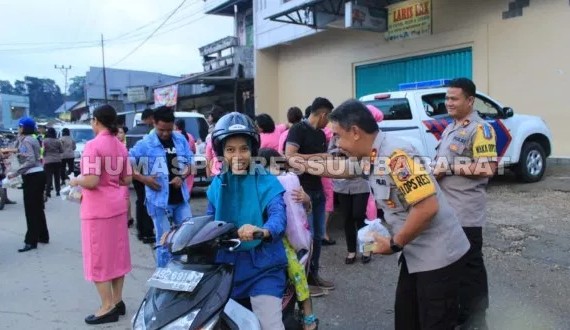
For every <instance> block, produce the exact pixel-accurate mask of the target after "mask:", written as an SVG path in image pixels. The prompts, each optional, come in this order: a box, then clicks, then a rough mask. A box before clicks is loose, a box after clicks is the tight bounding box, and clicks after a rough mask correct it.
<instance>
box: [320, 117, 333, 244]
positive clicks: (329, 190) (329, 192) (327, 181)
mask: <svg viewBox="0 0 570 330" xmlns="http://www.w3.org/2000/svg"><path fill="white" fill-rule="evenodd" d="M323 132H324V133H325V138H326V139H327V145H328V144H329V143H330V141H331V138H332V136H333V132H332V130H331V129H330V128H329V127H328V126H327V127H325V128H323ZM321 183H322V184H323V191H324V192H325V234H324V235H323V242H322V244H323V245H325V246H326V245H335V244H336V241H335V240H334V239H331V238H330V236H329V231H328V227H329V220H330V217H331V214H332V212H333V211H334V190H333V180H332V179H331V178H321Z"/></svg>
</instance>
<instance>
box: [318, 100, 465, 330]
mask: <svg viewBox="0 0 570 330" xmlns="http://www.w3.org/2000/svg"><path fill="white" fill-rule="evenodd" d="M329 120H330V121H331V123H332V130H333V131H334V133H335V134H336V135H337V137H338V140H337V146H338V147H339V148H340V149H342V150H343V152H345V153H346V154H347V155H349V156H351V157H355V158H357V159H360V160H361V161H362V160H365V159H371V162H370V163H371V164H372V165H371V166H370V169H369V171H370V172H369V175H367V176H366V177H367V179H368V182H369V184H370V186H371V192H372V194H373V195H374V198H375V200H376V202H377V204H378V205H380V206H381V207H382V209H383V210H384V217H385V219H386V221H387V222H388V224H389V225H390V227H391V229H390V230H391V235H392V237H382V236H378V235H377V236H375V238H374V241H375V242H374V244H373V245H372V249H371V250H372V252H374V253H379V254H385V255H389V254H393V253H399V252H401V255H400V258H399V263H400V264H401V268H400V275H399V278H398V286H397V289H396V303H395V325H396V329H405V330H410V329H438V330H439V329H453V328H454V327H455V326H456V325H457V318H458V307H459V303H458V300H457V299H458V298H457V297H458V290H459V280H460V271H461V263H460V262H461V260H462V257H463V256H464V255H465V253H466V252H467V250H468V249H469V242H468V240H467V238H466V237H465V234H464V233H463V230H462V229H461V225H460V224H459V221H458V220H457V218H456V217H455V215H454V212H453V209H452V208H451V207H450V206H449V204H448V203H447V201H446V199H445V196H444V195H443V193H442V191H441V190H440V188H439V186H438V184H437V182H436V181H435V178H434V177H433V176H432V175H431V174H430V173H429V171H427V170H426V169H425V168H424V167H423V166H420V164H419V163H418V162H416V161H415V160H414V159H413V157H414V156H416V155H417V153H416V151H415V150H414V148H413V147H412V146H411V145H410V144H409V143H408V142H406V141H404V140H401V139H398V138H393V137H388V136H386V135H385V134H384V133H382V132H381V131H380V130H379V129H378V126H377V124H376V122H375V120H374V119H373V117H372V115H371V114H370V111H368V109H367V108H366V106H365V105H364V104H362V103H361V102H358V101H356V100H349V101H346V102H344V103H343V104H341V105H340V106H339V107H338V108H336V109H335V110H334V111H333V112H332V113H331V115H330V117H329ZM324 163H325V166H323V168H324V173H323V175H324V176H331V177H350V176H354V175H356V174H358V173H356V172H352V173H351V170H350V166H348V168H345V169H344V172H342V173H339V172H341V171H339V169H341V168H342V167H341V166H342V164H340V163H338V162H336V161H335V160H331V159H327V160H325V161H324ZM344 164H346V163H344ZM365 167H366V166H365Z"/></svg>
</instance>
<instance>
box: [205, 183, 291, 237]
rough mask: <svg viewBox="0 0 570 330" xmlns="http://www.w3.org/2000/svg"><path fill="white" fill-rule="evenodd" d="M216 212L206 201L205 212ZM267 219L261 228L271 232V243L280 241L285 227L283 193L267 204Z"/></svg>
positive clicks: (209, 213)
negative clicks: (206, 207)
mask: <svg viewBox="0 0 570 330" xmlns="http://www.w3.org/2000/svg"><path fill="white" fill-rule="evenodd" d="M215 213H216V208H215V207H214V205H213V204H212V203H210V202H208V209H207V210H206V214H208V215H214V214H215ZM266 213H267V221H266V222H265V224H264V225H263V227H262V228H263V229H267V230H269V233H270V234H271V241H272V242H273V243H275V242H277V241H280V240H281V239H282V238H283V235H285V228H286V227H287V213H286V212H285V201H284V200H283V194H279V195H277V196H275V197H273V199H272V200H271V201H270V202H269V204H267V208H266ZM218 220H228V219H218Z"/></svg>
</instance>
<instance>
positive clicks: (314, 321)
mask: <svg viewBox="0 0 570 330" xmlns="http://www.w3.org/2000/svg"><path fill="white" fill-rule="evenodd" d="M313 325H314V327H312V326H313ZM303 329H305V330H317V329H319V319H318V318H317V317H316V316H315V314H311V315H307V316H305V317H304V318H303Z"/></svg>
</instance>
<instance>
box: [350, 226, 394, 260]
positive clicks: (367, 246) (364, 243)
mask: <svg viewBox="0 0 570 330" xmlns="http://www.w3.org/2000/svg"><path fill="white" fill-rule="evenodd" d="M364 223H366V226H364V227H362V228H360V230H359V231H358V251H359V252H360V253H364V252H370V251H372V248H373V246H374V236H373V234H375V233H376V234H379V235H381V236H385V237H390V236H391V235H390V232H389V231H388V229H386V227H384V225H382V222H381V220H380V219H374V220H365V221H364Z"/></svg>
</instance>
